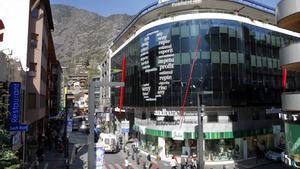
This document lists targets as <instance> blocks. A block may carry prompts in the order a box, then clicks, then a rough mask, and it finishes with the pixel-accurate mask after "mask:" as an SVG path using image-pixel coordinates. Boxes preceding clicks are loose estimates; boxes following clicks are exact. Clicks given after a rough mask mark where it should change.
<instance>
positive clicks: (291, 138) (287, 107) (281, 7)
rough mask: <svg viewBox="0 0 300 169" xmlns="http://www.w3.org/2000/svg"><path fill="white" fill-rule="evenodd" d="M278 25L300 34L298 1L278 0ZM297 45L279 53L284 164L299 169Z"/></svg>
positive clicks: (299, 65) (299, 64) (299, 63)
mask: <svg viewBox="0 0 300 169" xmlns="http://www.w3.org/2000/svg"><path fill="white" fill-rule="evenodd" d="M276 19H277V25H278V26H279V27H282V28H285V29H288V30H291V31H295V32H298V33H300V25H299V22H300V2H299V1H298V0H281V1H280V2H279V3H278V4H277V13H276ZM299 53H300V42H299V41H297V42H294V43H291V44H286V45H284V46H283V47H282V48H281V49H280V52H279V57H280V65H281V67H282V69H283V77H284V78H283V85H284V88H285V92H284V93H282V95H281V101H282V113H281V114H280V117H281V118H282V119H283V121H284V126H285V145H286V154H285V155H284V157H283V159H284V162H285V163H286V164H287V165H289V166H293V167H295V168H300V146H299V145H300V132H299V131H300V114H299V111H300V101H299V99H300V92H299V91H300V73H299V72H300V54H299Z"/></svg>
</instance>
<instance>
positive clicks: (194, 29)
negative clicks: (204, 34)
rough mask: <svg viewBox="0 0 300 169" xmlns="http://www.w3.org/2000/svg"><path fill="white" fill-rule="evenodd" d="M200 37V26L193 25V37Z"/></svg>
mask: <svg viewBox="0 0 300 169" xmlns="http://www.w3.org/2000/svg"><path fill="white" fill-rule="evenodd" d="M198 35H199V25H196V24H192V25H191V36H198Z"/></svg>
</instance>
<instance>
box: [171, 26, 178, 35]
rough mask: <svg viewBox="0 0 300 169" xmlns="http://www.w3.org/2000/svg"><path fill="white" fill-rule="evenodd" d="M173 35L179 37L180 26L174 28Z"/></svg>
mask: <svg viewBox="0 0 300 169" xmlns="http://www.w3.org/2000/svg"><path fill="white" fill-rule="evenodd" d="M172 35H179V27H178V24H176V25H175V26H174V27H172Z"/></svg>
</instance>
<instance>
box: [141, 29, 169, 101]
mask: <svg viewBox="0 0 300 169" xmlns="http://www.w3.org/2000/svg"><path fill="white" fill-rule="evenodd" d="M169 34H170V32H169V31H164V30H154V31H151V32H149V33H147V34H145V36H144V37H142V38H141V41H140V44H141V51H140V53H141V54H140V63H141V67H142V71H143V73H144V76H145V77H149V78H144V79H142V84H141V86H142V95H143V98H144V99H145V100H146V101H157V99H158V98H162V96H163V95H164V94H165V92H166V90H167V89H168V87H169V85H170V84H171V80H172V75H173V71H174V70H173V69H174V51H173V46H172V43H171V40H170V36H169ZM149 79H151V80H149ZM154 79H157V80H154ZM156 83H157V84H156Z"/></svg>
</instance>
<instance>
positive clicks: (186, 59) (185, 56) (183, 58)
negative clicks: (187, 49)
mask: <svg viewBox="0 0 300 169" xmlns="http://www.w3.org/2000/svg"><path fill="white" fill-rule="evenodd" d="M181 63H182V64H191V56H190V53H182V54H181Z"/></svg>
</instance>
